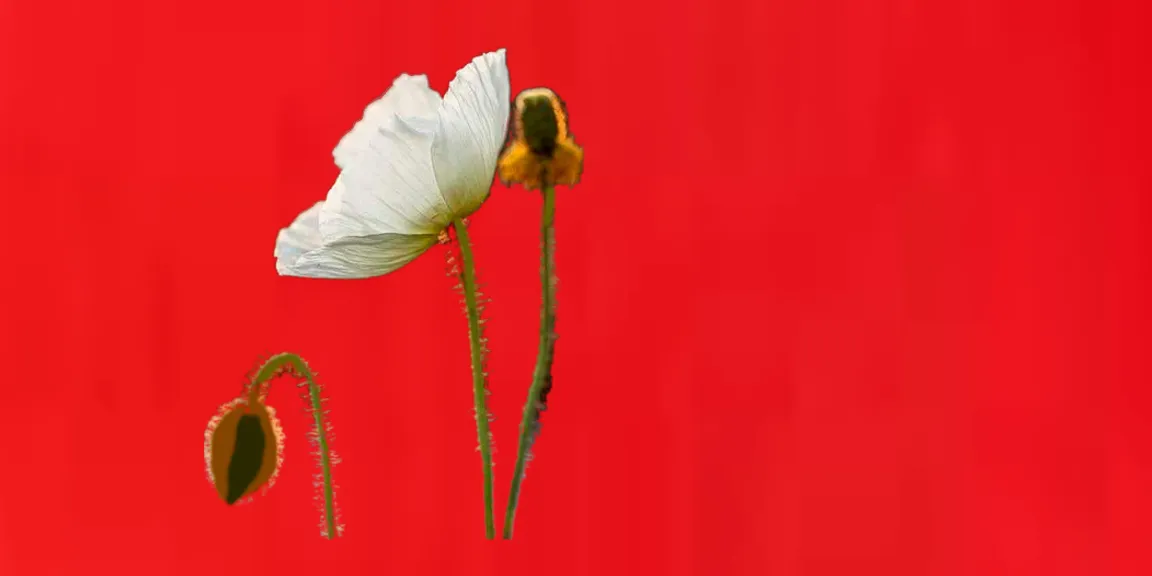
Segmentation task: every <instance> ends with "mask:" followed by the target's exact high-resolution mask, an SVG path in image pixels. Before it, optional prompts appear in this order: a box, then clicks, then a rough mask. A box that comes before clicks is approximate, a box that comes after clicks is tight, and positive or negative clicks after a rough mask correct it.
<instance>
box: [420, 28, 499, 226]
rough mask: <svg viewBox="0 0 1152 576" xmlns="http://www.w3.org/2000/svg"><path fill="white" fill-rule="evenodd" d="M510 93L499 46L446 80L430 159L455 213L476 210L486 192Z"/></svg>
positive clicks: (463, 214) (486, 194) (493, 166)
mask: <svg viewBox="0 0 1152 576" xmlns="http://www.w3.org/2000/svg"><path fill="white" fill-rule="evenodd" d="M510 93H511V86H510V85H509V82H508V66H507V63H506V61H505V55H504V50H503V49H500V50H497V51H495V52H489V53H487V54H484V55H481V56H477V57H476V58H474V59H473V60H472V62H471V63H469V64H468V65H467V66H465V67H463V68H461V69H460V71H459V72H457V73H456V78H455V79H454V80H452V83H451V84H449V85H448V93H447V94H445V95H444V101H443V102H442V103H441V104H440V118H439V120H440V123H439V126H438V128H437V131H436V138H435V141H434V142H433V144H432V164H433V166H434V169H435V173H436V181H437V182H438V183H439V185H440V192H441V193H442V194H443V196H444V200H445V201H446V202H448V206H449V207H451V209H452V215H453V216H454V217H457V218H463V217H465V216H467V215H469V214H471V213H472V212H475V211H476V209H477V208H479V207H480V204H482V203H483V202H484V200H485V199H486V198H487V197H488V192H489V190H490V189H491V188H492V176H493V174H494V172H495V171H496V159H497V158H498V157H499V155H500V148H501V147H502V146H503V145H504V138H505V135H506V133H507V130H508V109H509V106H510V101H511V94H510Z"/></svg>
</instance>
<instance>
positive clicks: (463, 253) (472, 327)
mask: <svg viewBox="0 0 1152 576" xmlns="http://www.w3.org/2000/svg"><path fill="white" fill-rule="evenodd" d="M452 227H453V228H455V229H456V238H457V240H458V241H459V243H460V260H461V266H460V280H461V283H462V284H463V286H464V302H465V305H466V306H467V308H468V339H469V343H470V344H471V346H472V395H473V397H474V400H475V403H476V437H477V439H478V440H479V441H480V459H481V461H482V462H483V467H484V536H485V537H486V538H488V539H489V540H491V539H493V538H495V537H496V522H495V519H494V518H493V514H492V443H491V438H490V436H489V433H488V401H487V398H486V396H487V393H488V391H487V389H486V387H485V386H484V343H483V342H482V341H481V335H480V309H479V307H478V305H477V301H476V270H475V267H474V263H473V260H474V259H473V257H472V241H471V240H470V239H469V237H468V228H467V226H466V225H465V224H464V223H463V222H461V221H460V220H459V219H457V220H455V221H453V222H452Z"/></svg>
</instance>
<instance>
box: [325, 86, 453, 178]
mask: <svg viewBox="0 0 1152 576" xmlns="http://www.w3.org/2000/svg"><path fill="white" fill-rule="evenodd" d="M439 107H440V95H439V94H437V93H436V91H435V90H432V89H431V88H429V87H428V77H427V76H424V75H423V74H421V75H418V76H409V75H407V74H401V75H400V76H398V77H397V78H396V79H395V80H393V81H392V87H391V88H389V89H388V91H387V92H385V93H384V95H383V96H381V97H380V98H379V99H378V100H376V101H375V102H372V103H371V104H369V105H368V107H367V108H365V109H364V116H363V117H362V118H361V119H360V120H359V121H358V122H356V125H355V126H353V127H352V130H350V131H349V132H348V133H347V134H345V135H344V137H343V138H342V139H341V140H340V142H339V143H338V144H337V145H336V148H335V149H334V150H332V157H333V158H334V159H335V161H336V165H337V166H339V167H341V168H344V167H346V166H347V165H348V164H349V163H351V162H352V160H353V159H355V157H356V156H357V155H359V154H360V153H361V152H362V151H364V150H366V149H367V148H368V147H369V142H371V140H372V136H373V135H374V133H375V132H376V131H377V130H379V129H380V128H381V127H383V126H386V125H387V124H389V123H391V122H392V118H393V117H394V116H396V115H397V114H399V115H400V116H405V117H412V118H420V119H422V122H420V121H418V122H417V123H419V124H421V125H422V126H425V127H426V128H425V129H427V130H428V131H433V130H435V126H436V118H437V114H436V110H437V109H438V108H439Z"/></svg>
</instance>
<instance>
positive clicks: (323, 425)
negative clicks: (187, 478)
mask: <svg viewBox="0 0 1152 576" xmlns="http://www.w3.org/2000/svg"><path fill="white" fill-rule="evenodd" d="M285 374H287V375H292V376H295V377H297V378H303V379H304V382H303V383H301V384H300V386H302V387H303V386H306V387H307V391H306V394H307V396H308V399H310V401H311V402H310V406H309V410H310V412H311V414H312V418H313V422H314V425H315V427H314V428H313V430H312V432H311V436H312V440H313V441H314V443H315V444H316V447H317V450H318V452H319V454H318V456H319V458H318V460H319V462H318V463H319V465H320V475H319V476H320V480H321V483H320V484H321V486H322V490H323V492H322V498H323V507H322V510H321V514H322V518H321V535H322V536H324V537H325V538H328V539H332V538H334V537H336V536H339V535H342V534H343V532H344V527H343V526H342V525H340V524H339V523H338V520H339V518H338V517H339V511H338V510H337V508H336V502H335V486H334V485H333V483H332V465H333V464H334V463H336V462H338V460H337V458H336V456H335V455H334V454H333V453H332V452H331V449H330V446H329V444H330V442H331V433H332V429H331V425H330V424H329V423H328V422H327V419H326V418H325V412H326V411H325V410H324V408H323V403H324V401H325V399H324V398H323V397H322V390H321V388H320V385H319V384H317V383H316V378H315V375H314V374H313V373H312V371H311V370H310V369H309V368H308V364H307V363H306V362H304V360H303V359H302V358H300V357H299V356H297V355H295V354H292V353H288V352H285V353H282V354H277V355H275V356H272V357H271V358H269V359H268V360H267V361H266V362H265V363H264V364H263V365H262V366H261V367H260V368H259V369H258V370H257V371H256V374H255V375H254V376H253V377H252V379H251V381H250V382H249V383H248V385H247V386H246V389H247V394H246V395H244V396H241V397H240V398H237V399H235V400H233V401H231V402H228V403H227V404H224V406H222V407H221V408H220V410H219V412H218V413H217V414H216V416H215V417H213V418H212V419H211V420H210V421H209V423H208V429H207V431H206V432H205V433H204V458H205V460H206V462H207V465H208V478H209V480H210V481H211V482H212V484H213V485H214V486H215V487H216V491H217V493H218V494H219V495H220V497H221V498H222V499H223V500H224V501H225V502H226V503H227V504H229V505H231V504H235V503H236V502H237V501H240V500H241V499H243V498H246V497H248V496H251V495H252V494H254V493H255V492H256V491H257V490H259V489H260V488H261V487H263V488H264V489H265V490H267V489H268V488H271V487H272V484H273V483H274V481H275V478H276V476H277V474H278V473H279V470H280V465H281V464H282V463H283V461H284V456H283V454H284V434H283V432H282V431H281V429H280V423H279V421H278V420H277V419H276V411H275V410H273V409H272V407H271V406H267V405H266V404H265V402H264V399H265V398H266V397H267V388H268V384H270V382H271V380H273V379H274V378H276V377H278V376H281V375H285Z"/></svg>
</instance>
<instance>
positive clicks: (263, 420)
mask: <svg viewBox="0 0 1152 576" xmlns="http://www.w3.org/2000/svg"><path fill="white" fill-rule="evenodd" d="M204 436H205V438H204V459H205V461H206V463H207V465H208V477H209V479H211V481H212V484H213V485H214V486H215V487H216V492H217V494H219V495H220V498H221V499H223V500H224V501H225V502H226V503H228V504H234V503H236V502H237V501H238V500H240V499H241V498H244V497H246V496H249V495H251V494H252V493H254V492H256V490H258V489H259V488H260V487H262V486H265V485H267V486H271V485H272V483H273V481H274V479H275V477H276V474H277V472H278V471H279V468H280V462H281V459H282V456H283V446H284V441H283V434H282V432H281V431H280V423H279V422H278V421H277V419H276V412H275V410H273V409H272V408H270V407H268V406H265V405H264V404H263V403H262V402H261V401H259V400H256V401H255V402H252V403H251V404H249V402H248V401H246V400H244V399H238V400H234V401H232V402H229V403H228V404H225V405H224V406H222V407H221V408H220V411H219V412H218V413H217V414H216V416H214V417H213V418H212V419H211V420H210V421H209V422H208V430H207V431H206V432H205V434H204Z"/></svg>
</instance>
